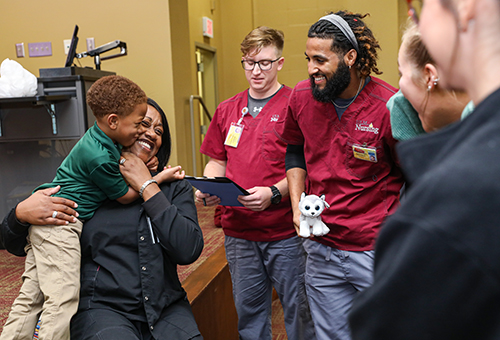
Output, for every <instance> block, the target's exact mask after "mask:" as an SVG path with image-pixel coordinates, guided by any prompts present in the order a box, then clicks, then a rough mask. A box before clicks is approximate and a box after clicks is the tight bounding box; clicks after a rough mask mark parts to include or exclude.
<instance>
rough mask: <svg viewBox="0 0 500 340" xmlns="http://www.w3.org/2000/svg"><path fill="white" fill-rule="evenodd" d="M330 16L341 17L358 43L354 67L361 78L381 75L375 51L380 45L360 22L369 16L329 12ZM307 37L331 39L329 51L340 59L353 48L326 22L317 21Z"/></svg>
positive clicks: (334, 27)
mask: <svg viewBox="0 0 500 340" xmlns="http://www.w3.org/2000/svg"><path fill="white" fill-rule="evenodd" d="M330 14H336V15H338V16H340V17H342V18H343V19H344V20H345V21H346V22H347V24H348V25H349V26H350V27H351V29H352V31H353V33H354V36H355V37H356V40H357V41H358V45H359V53H358V56H357V58H356V63H355V64H354V65H356V66H357V69H358V70H359V72H360V73H361V76H362V77H367V76H369V75H370V73H371V72H373V73H375V74H381V73H382V72H380V71H379V70H378V68H377V58H378V54H377V49H380V45H379V44H378V41H377V39H375V37H374V36H373V33H372V31H371V30H370V29H369V28H368V27H367V26H366V25H365V23H364V22H363V21H362V20H361V19H364V18H365V17H367V16H368V15H369V14H364V15H362V14H357V13H352V12H346V11H338V12H336V13H333V12H331V13H330ZM307 36H308V37H309V38H320V39H333V42H332V47H331V50H332V51H333V52H335V53H336V54H337V55H339V56H342V57H343V56H344V55H345V54H346V53H347V52H349V51H350V50H351V49H353V48H354V46H352V44H351V43H350V42H349V39H347V37H346V36H345V35H344V33H342V31H341V30H340V29H339V28H338V27H337V26H335V25H334V24H332V23H331V22H330V21H328V20H319V21H318V22H316V23H315V24H313V25H312V26H311V28H310V29H309V33H308V34H307Z"/></svg>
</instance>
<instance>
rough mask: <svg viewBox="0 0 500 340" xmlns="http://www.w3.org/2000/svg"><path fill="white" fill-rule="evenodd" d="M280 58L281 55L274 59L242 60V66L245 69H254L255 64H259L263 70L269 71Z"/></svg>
mask: <svg viewBox="0 0 500 340" xmlns="http://www.w3.org/2000/svg"><path fill="white" fill-rule="evenodd" d="M280 59H281V57H279V58H276V59H274V60H261V61H254V60H242V61H241V66H243V68H244V69H245V71H253V69H254V68H255V65H259V67H260V70H261V71H269V70H270V69H271V68H272V67H273V63H274V62H275V61H278V60H280Z"/></svg>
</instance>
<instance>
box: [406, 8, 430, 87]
mask: <svg viewBox="0 0 500 340" xmlns="http://www.w3.org/2000/svg"><path fill="white" fill-rule="evenodd" d="M401 47H402V48H404V54H405V56H406V59H407V60H408V62H409V63H410V64H411V65H412V66H413V67H414V68H415V69H416V70H417V71H419V72H420V73H422V72H423V71H424V68H425V65H427V64H432V65H434V66H435V65H436V63H435V62H434V60H433V59H432V57H431V55H430V54H429V52H428V51H427V48H426V47H425V45H424V43H423V42H422V37H421V35H420V31H419V30H418V26H417V25H416V24H415V23H414V22H413V20H411V18H408V21H407V23H406V28H405V30H404V33H403V37H402V39H401ZM414 81H415V82H417V81H418V82H422V79H418V80H417V79H414Z"/></svg>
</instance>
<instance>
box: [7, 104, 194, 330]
mask: <svg viewBox="0 0 500 340" xmlns="http://www.w3.org/2000/svg"><path fill="white" fill-rule="evenodd" d="M142 124H143V126H144V127H145V128H146V132H144V133H143V134H141V136H140V137H139V138H138V139H137V141H136V143H135V144H134V145H133V146H132V147H131V149H130V150H129V151H130V152H129V153H123V155H122V161H121V162H120V163H121V165H120V170H121V171H122V174H123V176H124V177H125V179H126V180H127V182H128V183H129V184H130V186H132V187H133V188H134V189H135V190H137V191H139V192H140V193H141V194H142V198H143V199H139V200H137V201H135V202H133V203H131V204H129V205H122V204H119V203H117V202H114V201H110V202H107V203H105V204H103V206H101V208H99V209H98V210H97V211H96V213H95V215H94V217H93V218H92V219H90V220H89V221H87V222H86V223H85V225H84V228H83V232H82V236H81V247H82V263H81V265H82V267H81V292H80V304H79V308H78V312H77V314H76V315H75V316H74V317H73V319H72V321H71V338H72V340H84V339H85V340H86V339H109V340H114V339H120V340H124V339H131V340H132V339H134V340H135V339H158V340H161V339H201V338H202V337H201V335H200V333H199V331H198V327H197V325H196V322H195V320H194V316H193V314H192V311H191V307H190V305H189V302H188V300H187V298H186V293H185V291H184V289H183V288H182V286H181V283H180V281H179V278H178V276H177V265H178V264H181V265H185V264H189V263H192V262H194V261H195V260H196V259H197V258H198V257H199V255H200V253H201V251H202V249H203V235H202V232H201V229H200V227H199V225H198V220H197V214H196V207H195V204H194V200H193V194H192V187H191V185H190V184H189V183H188V182H187V181H185V180H176V179H181V178H183V173H181V172H180V167H175V168H169V169H167V172H168V174H167V175H168V177H169V179H170V180H171V181H170V182H167V183H164V184H160V185H158V184H156V183H155V182H151V181H150V180H151V179H152V176H151V173H150V171H149V170H148V169H147V167H146V165H145V162H148V161H150V160H151V158H153V157H154V156H156V157H157V159H158V168H159V169H163V167H164V166H165V164H166V162H167V161H168V158H169V156H170V149H171V139H170V131H169V128H168V122H167V120H166V117H165V114H164V113H163V111H162V109H161V108H160V107H159V106H158V105H157V104H156V103H155V102H154V101H153V100H151V99H149V100H148V111H147V114H146V117H145V118H144V120H143V122H142ZM54 190H55V191H57V188H56V189H47V190H45V191H43V192H40V193H35V194H34V195H32V196H31V197H30V198H28V199H26V200H25V201H23V202H21V203H19V205H18V207H16V208H14V209H12V211H11V212H10V213H9V214H8V216H7V217H6V218H5V220H4V221H3V223H2V226H1V229H0V234H1V239H0V240H1V241H2V243H3V244H4V246H5V247H6V249H7V250H9V251H10V252H11V253H13V254H15V255H19V256H21V255H23V254H24V251H23V247H24V245H25V243H26V241H25V240H26V235H27V230H28V227H29V225H30V224H32V223H40V221H46V223H45V224H49V223H52V224H53V223H54V218H53V217H52V212H53V211H58V212H59V213H58V214H57V220H58V223H65V221H66V220H70V219H71V218H73V214H74V210H73V209H72V207H73V203H72V202H71V201H69V200H65V199H60V198H59V199H56V198H52V197H50V194H51V193H53V192H54Z"/></svg>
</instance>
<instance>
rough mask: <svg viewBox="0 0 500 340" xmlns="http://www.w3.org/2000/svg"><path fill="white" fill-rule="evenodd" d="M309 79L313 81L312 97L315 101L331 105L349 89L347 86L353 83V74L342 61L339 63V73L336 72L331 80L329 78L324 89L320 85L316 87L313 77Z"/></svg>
mask: <svg viewBox="0 0 500 340" xmlns="http://www.w3.org/2000/svg"><path fill="white" fill-rule="evenodd" d="M325 77H326V76H325ZM309 79H310V80H311V88H312V95H313V97H314V99H316V100H317V101H319V102H323V103H329V102H331V101H333V100H334V99H335V98H338V96H340V94H341V93H342V92H344V91H345V89H347V86H349V83H350V82H351V72H349V66H347V65H346V63H345V62H344V61H343V60H342V61H340V62H339V66H338V67H337V71H335V73H334V74H332V76H331V77H330V78H327V80H326V84H325V87H324V88H323V89H320V88H319V87H318V85H316V83H315V82H314V78H313V77H312V76H310V77H309Z"/></svg>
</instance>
